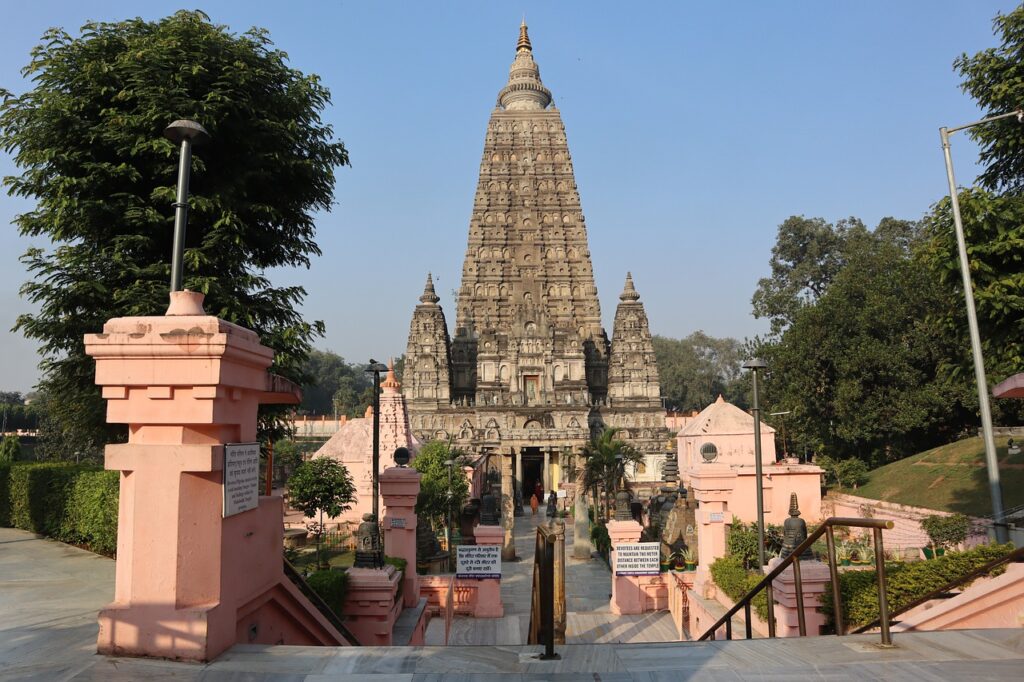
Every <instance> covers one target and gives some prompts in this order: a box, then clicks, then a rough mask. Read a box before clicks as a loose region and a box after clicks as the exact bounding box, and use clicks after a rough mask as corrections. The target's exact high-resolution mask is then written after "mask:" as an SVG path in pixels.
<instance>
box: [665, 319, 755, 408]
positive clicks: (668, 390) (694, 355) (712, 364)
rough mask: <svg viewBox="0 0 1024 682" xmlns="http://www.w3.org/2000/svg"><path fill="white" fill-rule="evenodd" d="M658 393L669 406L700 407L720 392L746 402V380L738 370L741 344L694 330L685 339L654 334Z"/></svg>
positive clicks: (707, 403)
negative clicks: (659, 392)
mask: <svg viewBox="0 0 1024 682" xmlns="http://www.w3.org/2000/svg"><path fill="white" fill-rule="evenodd" d="M653 341H654V355H655V357H656V358H657V360H658V376H659V378H660V379H661V394H662V395H663V396H665V398H666V399H667V402H668V405H669V407H672V408H677V409H683V410H702V409H704V408H705V407H707V406H708V405H710V404H711V403H712V402H714V400H715V398H716V397H718V395H719V394H722V395H724V396H725V397H726V399H727V400H729V401H730V402H734V403H738V404H739V405H741V406H745V405H746V403H747V397H746V393H747V391H746V390H745V388H746V381H745V377H744V376H743V374H742V373H741V370H740V367H741V365H742V364H743V354H744V349H743V344H741V343H740V342H739V341H737V340H736V339H731V338H722V339H716V338H714V337H712V336H708V335H707V334H705V333H704V332H702V331H696V332H694V333H692V334H690V335H689V336H687V337H686V338H684V339H670V338H667V337H664V336H654V338H653Z"/></svg>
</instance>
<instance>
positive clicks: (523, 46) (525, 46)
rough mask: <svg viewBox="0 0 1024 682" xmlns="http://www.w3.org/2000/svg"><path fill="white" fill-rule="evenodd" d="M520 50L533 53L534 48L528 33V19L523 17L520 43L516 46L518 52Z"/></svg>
mask: <svg viewBox="0 0 1024 682" xmlns="http://www.w3.org/2000/svg"><path fill="white" fill-rule="evenodd" d="M520 50H530V51H531V52H532V51H533V46H532V45H530V34H529V33H527V32H526V17H523V23H522V24H520V26H519V42H518V43H517V44H516V52H519V51H520Z"/></svg>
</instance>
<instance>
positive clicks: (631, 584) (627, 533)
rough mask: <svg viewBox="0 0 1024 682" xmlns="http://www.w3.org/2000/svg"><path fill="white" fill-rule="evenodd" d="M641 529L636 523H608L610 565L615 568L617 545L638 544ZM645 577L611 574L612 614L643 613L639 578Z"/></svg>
mask: <svg viewBox="0 0 1024 682" xmlns="http://www.w3.org/2000/svg"><path fill="white" fill-rule="evenodd" d="M642 532H643V528H642V527H641V526H640V524H639V523H637V522H636V521H609V522H608V535H609V537H610V538H611V541H612V552H611V557H610V560H611V565H612V567H613V570H614V567H615V552H616V551H617V550H618V547H619V545H622V544H626V543H631V542H639V541H640V534H641V533H642ZM644 577H646V576H632V575H615V574H614V573H613V574H612V598H611V602H610V604H609V606H610V607H611V611H612V613H615V614H619V615H625V614H633V613H643V612H644V607H643V605H644V599H643V596H644V595H643V590H642V589H641V586H640V578H644Z"/></svg>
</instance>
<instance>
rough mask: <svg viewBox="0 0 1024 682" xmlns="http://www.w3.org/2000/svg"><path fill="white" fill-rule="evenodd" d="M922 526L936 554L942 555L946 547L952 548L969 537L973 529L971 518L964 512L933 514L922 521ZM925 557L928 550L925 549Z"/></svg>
mask: <svg viewBox="0 0 1024 682" xmlns="http://www.w3.org/2000/svg"><path fill="white" fill-rule="evenodd" d="M921 528H923V529H924V532H925V533H927V534H928V539H929V540H930V541H931V546H932V550H933V552H934V555H935V556H942V555H943V554H945V553H946V548H947V547H948V548H950V549H952V548H953V547H955V546H956V545H959V544H961V543H962V542H963V541H964V540H966V539H967V533H968V532H970V530H971V520H970V519H969V518H967V517H966V516H965V515H963V514H950V515H942V516H940V515H939V514H932V515H931V516H926V517H925V518H924V519H922V521H921ZM925 557H927V558H930V557H928V551H927V550H925Z"/></svg>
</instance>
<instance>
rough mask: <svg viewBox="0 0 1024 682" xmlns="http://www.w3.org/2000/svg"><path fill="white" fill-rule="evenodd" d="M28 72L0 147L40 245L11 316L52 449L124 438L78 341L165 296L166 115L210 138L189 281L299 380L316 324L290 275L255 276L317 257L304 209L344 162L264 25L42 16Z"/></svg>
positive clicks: (188, 252)
mask: <svg viewBox="0 0 1024 682" xmlns="http://www.w3.org/2000/svg"><path fill="white" fill-rule="evenodd" d="M23 73H24V75H25V76H26V78H28V79H31V82H32V88H31V89H30V90H28V91H27V92H24V93H22V94H20V95H14V94H12V93H10V92H7V91H3V92H2V93H0V95H2V103H0V147H2V148H3V149H4V150H5V151H7V152H9V153H12V154H13V157H14V161H15V163H16V164H17V166H18V168H19V171H20V174H19V175H15V176H12V177H8V178H5V179H4V184H5V185H6V187H7V190H8V192H9V193H11V194H12V195H17V196H22V197H26V198H29V199H32V200H34V201H35V202H36V206H35V207H34V208H33V209H32V210H30V211H28V212H26V213H23V214H21V215H19V216H17V218H16V219H15V223H16V225H17V228H18V230H19V231H20V233H21V234H22V235H24V236H27V237H46V238H49V239H50V240H51V241H52V242H53V246H52V247H51V248H48V249H47V248H31V249H29V250H28V252H27V253H26V254H25V255H24V256H23V259H22V260H23V262H24V263H25V265H26V267H27V268H28V270H29V271H30V272H31V273H32V275H33V279H32V281H30V282H28V283H26V284H25V285H24V286H23V287H22V294H23V295H24V296H25V297H26V298H28V300H30V301H31V302H33V303H35V304H37V305H38V306H39V309H38V311H37V312H34V313H30V314H26V315H22V316H21V317H19V318H18V321H17V324H16V326H15V329H16V330H20V331H21V332H22V333H24V334H25V335H26V336H27V337H29V338H32V339H35V340H38V341H39V342H40V343H41V352H42V353H43V361H42V363H41V370H42V373H43V378H42V381H41V389H42V392H43V393H44V394H49V395H50V396H51V397H52V399H51V400H49V401H48V403H47V410H46V414H47V417H46V419H47V421H46V423H44V425H43V428H44V431H45V432H47V433H48V434H50V438H51V440H50V442H49V444H48V445H47V447H49V448H51V449H60V448H87V449H92V450H97V449H98V448H99V446H101V445H102V444H103V443H104V442H106V441H108V440H111V439H117V438H120V437H123V430H122V428H121V427H114V428H113V429H108V428H107V427H106V425H105V423H104V418H103V403H102V400H101V399H100V394H99V391H98V389H97V388H96V387H95V386H94V384H93V368H92V363H91V362H90V361H89V359H88V358H87V357H86V356H85V355H84V349H83V341H82V338H83V335H84V334H85V333H87V332H97V331H99V330H100V329H101V328H102V325H103V322H104V321H105V320H107V319H108V318H111V317H118V316H127V315H159V314H162V313H163V312H164V310H165V309H166V307H167V290H168V280H169V273H170V255H171V242H172V232H173V229H172V228H173V222H174V218H173V207H172V203H173V202H174V200H175V197H174V194H175V184H176V179H177V164H178V153H179V152H178V149H177V147H176V146H175V145H174V144H173V143H171V142H170V141H169V140H167V139H166V138H164V137H163V129H164V128H165V127H166V126H167V125H168V124H169V123H170V122H172V121H174V120H176V119H182V118H187V119H193V120H196V121H199V122H200V123H201V124H202V125H203V126H204V127H205V128H206V129H207V130H208V131H209V132H210V134H211V136H212V140H211V141H210V143H209V144H207V145H205V146H203V147H199V148H197V149H196V153H195V155H194V156H193V161H192V177H191V191H192V195H191V197H190V200H189V207H190V210H189V225H188V232H187V236H186V243H185V254H184V286H185V287H186V288H188V289H191V290H194V291H201V292H203V293H204V294H206V303H205V307H206V310H207V311H208V312H209V313H210V314H212V315H217V316H219V317H221V318H223V319H226V320H228V321H231V322H235V323H238V324H241V325H243V326H245V327H248V328H250V329H253V330H255V331H256V332H258V333H259V334H260V336H261V338H262V341H263V343H264V344H266V345H268V346H270V347H271V348H273V349H274V351H275V353H276V355H275V366H274V368H273V371H275V372H278V373H280V374H283V375H285V376H287V377H289V378H291V379H293V380H298V381H299V382H302V380H303V379H304V378H305V377H304V376H303V371H302V368H303V363H304V361H305V359H306V355H307V353H308V352H309V350H310V344H311V341H312V339H314V338H315V337H316V336H318V335H320V334H321V333H322V331H323V325H322V323H320V322H312V323H310V322H306V321H304V320H303V319H302V317H301V316H300V315H299V313H298V312H297V310H298V307H299V305H300V304H301V302H302V300H303V297H304V295H305V291H304V290H303V289H302V288H301V287H294V286H285V287H275V286H273V285H272V283H271V281H270V280H269V279H268V277H267V276H266V274H265V273H266V271H267V270H268V269H270V268H277V267H284V266H308V265H309V263H310V258H311V257H313V256H316V255H319V253H320V251H319V248H318V247H317V244H316V242H315V240H314V237H315V224H314V213H315V212H316V211H321V210H329V209H330V208H331V205H332V200H333V189H334V183H335V175H334V169H335V167H336V166H340V165H345V164H347V163H348V153H347V151H346V149H345V147H344V145H343V144H342V143H341V142H339V141H336V140H335V139H334V133H333V130H332V129H331V127H330V126H329V125H327V124H325V123H323V121H322V120H321V118H320V115H321V112H322V111H323V110H324V108H325V107H326V106H327V105H328V104H329V102H330V93H329V92H328V91H327V89H326V88H325V87H324V86H323V85H322V84H321V83H320V80H319V79H318V78H317V77H316V76H314V75H306V74H303V73H301V72H300V71H297V70H295V69H293V68H290V67H289V66H288V65H287V55H286V54H285V53H284V52H282V51H280V50H278V49H276V48H275V47H274V45H273V43H272V42H271V40H270V38H269V35H268V34H267V32H266V31H265V30H262V29H257V28H254V29H251V30H249V31H247V32H245V33H242V34H240V35H239V34H235V33H232V32H230V31H229V29H228V28H227V27H225V26H222V25H217V24H213V23H211V22H210V20H209V18H208V17H207V16H206V15H204V14H203V13H202V12H198V11H192V12H188V11H180V12H177V13H175V14H174V15H173V16H169V17H166V18H163V19H159V20H157V21H145V20H143V19H131V20H127V21H121V22H112V23H105V22H90V23H87V24H86V25H85V26H83V27H82V29H81V32H80V34H79V35H77V36H72V35H71V34H69V33H67V32H66V31H64V30H62V29H52V30H50V31H48V32H47V33H46V34H45V35H44V36H43V37H42V40H41V42H40V44H39V45H38V46H36V47H35V48H34V49H33V50H32V54H31V61H30V62H29V64H28V66H26V67H25V69H24V71H23ZM264 424H266V421H265V422H264ZM61 434H63V435H62V436H61Z"/></svg>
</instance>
